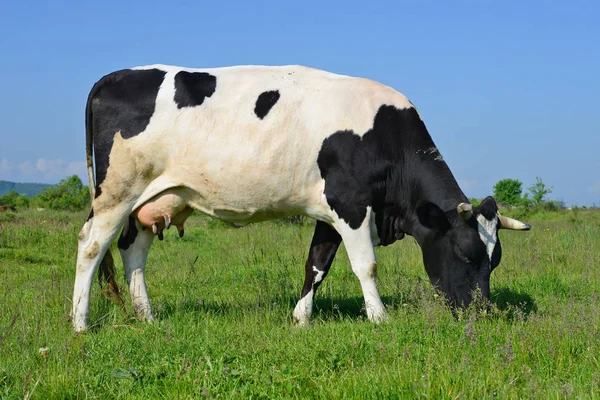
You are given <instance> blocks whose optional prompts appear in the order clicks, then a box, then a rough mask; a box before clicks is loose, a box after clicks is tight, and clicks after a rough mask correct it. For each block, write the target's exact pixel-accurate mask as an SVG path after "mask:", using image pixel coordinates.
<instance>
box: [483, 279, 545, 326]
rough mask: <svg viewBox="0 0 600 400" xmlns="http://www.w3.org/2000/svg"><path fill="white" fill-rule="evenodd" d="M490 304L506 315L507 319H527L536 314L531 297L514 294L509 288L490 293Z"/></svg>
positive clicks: (519, 293)
mask: <svg viewBox="0 0 600 400" xmlns="http://www.w3.org/2000/svg"><path fill="white" fill-rule="evenodd" d="M490 297H491V302H492V304H495V305H496V307H498V310H500V311H502V312H504V313H506V315H507V317H508V318H509V319H527V317H529V315H531V314H532V313H535V312H537V305H536V304H535V300H534V299H533V297H531V296H530V295H528V294H527V293H523V292H515V291H514V290H511V289H510V288H506V287H504V288H499V289H495V290H494V291H492V294H491V296H490Z"/></svg>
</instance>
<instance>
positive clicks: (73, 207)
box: [0, 175, 90, 211]
mask: <svg viewBox="0 0 600 400" xmlns="http://www.w3.org/2000/svg"><path fill="white" fill-rule="evenodd" d="M0 205H3V206H12V207H15V208H16V209H20V208H29V207H36V208H49V209H52V210H67V211H78V210H83V209H86V208H89V205H90V192H89V189H88V187H87V186H86V185H84V184H83V183H82V182H81V179H79V177H78V176H77V175H73V176H71V177H69V178H66V179H63V180H62V181H60V183H59V184H58V185H55V186H51V187H49V188H46V189H44V190H42V191H41V192H40V193H39V194H36V195H34V196H30V197H29V196H26V195H24V194H19V193H17V192H16V191H14V190H12V191H10V192H9V193H8V194H6V195H4V196H2V197H0Z"/></svg>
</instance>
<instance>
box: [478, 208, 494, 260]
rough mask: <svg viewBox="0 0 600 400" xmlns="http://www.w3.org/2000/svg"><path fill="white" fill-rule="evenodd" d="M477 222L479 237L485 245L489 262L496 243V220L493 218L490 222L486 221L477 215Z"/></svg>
mask: <svg viewBox="0 0 600 400" xmlns="http://www.w3.org/2000/svg"><path fill="white" fill-rule="evenodd" d="M477 222H478V224H477V229H478V231H479V237H480V238H481V241H482V242H483V244H484V245H485V248H486V251H487V255H488V257H489V259H490V261H491V260H492V253H493V252H494V247H496V242H498V228H497V227H498V219H497V218H494V219H493V220H491V221H490V220H488V219H486V218H485V217H484V216H483V215H478V216H477ZM490 268H491V265H490Z"/></svg>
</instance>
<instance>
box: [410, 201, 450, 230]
mask: <svg viewBox="0 0 600 400" xmlns="http://www.w3.org/2000/svg"><path fill="white" fill-rule="evenodd" d="M417 218H418V219H419V222H420V223H421V225H423V226H425V227H426V228H429V229H433V230H436V231H439V232H442V233H443V232H446V231H447V230H448V229H450V222H449V221H448V218H447V217H446V214H445V213H444V211H443V210H442V209H441V208H439V207H438V206H437V205H435V204H433V203H431V202H429V201H421V202H419V204H417Z"/></svg>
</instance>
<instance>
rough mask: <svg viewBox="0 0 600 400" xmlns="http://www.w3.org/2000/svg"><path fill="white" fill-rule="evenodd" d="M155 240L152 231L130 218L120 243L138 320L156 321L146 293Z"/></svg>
mask: <svg viewBox="0 0 600 400" xmlns="http://www.w3.org/2000/svg"><path fill="white" fill-rule="evenodd" d="M153 240H154V234H153V233H152V231H151V230H150V229H145V230H144V229H142V226H141V225H140V224H139V222H137V221H136V220H135V219H134V218H133V217H131V216H130V217H129V218H128V220H127V222H126V223H125V227H124V228H123V232H122V233H121V237H120V238H119V241H118V247H119V251H120V253H121V258H122V259H123V267H124V269H125V277H126V278H127V283H128V284H129V293H130V295H131V301H132V303H133V310H134V312H135V315H136V317H137V318H140V319H143V320H146V321H149V322H150V321H154V315H152V308H151V307H150V300H149V299H148V292H147V291H146V280H145V279H144V271H145V270H146V260H147V259H148V252H149V251H150V246H151V245H152V241H153Z"/></svg>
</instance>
